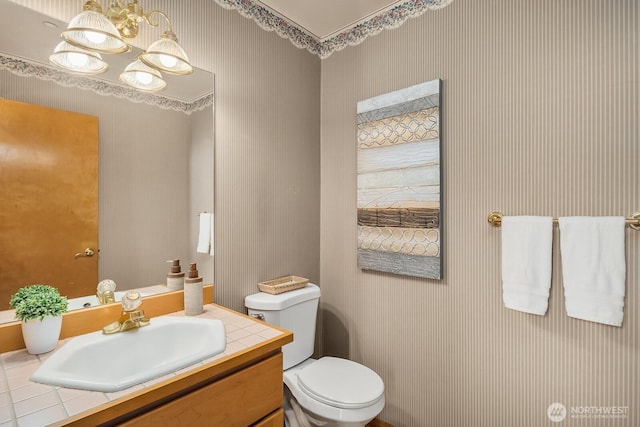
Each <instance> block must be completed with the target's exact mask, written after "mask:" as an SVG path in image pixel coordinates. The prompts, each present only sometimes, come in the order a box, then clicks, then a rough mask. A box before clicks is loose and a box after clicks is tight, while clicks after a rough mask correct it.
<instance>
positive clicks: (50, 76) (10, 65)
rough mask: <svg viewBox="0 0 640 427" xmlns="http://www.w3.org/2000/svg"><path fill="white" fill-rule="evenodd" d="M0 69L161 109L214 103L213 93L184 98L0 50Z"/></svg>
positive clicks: (193, 108) (189, 110)
mask: <svg viewBox="0 0 640 427" xmlns="http://www.w3.org/2000/svg"><path fill="white" fill-rule="evenodd" d="M0 70H7V71H9V72H11V73H13V74H16V75H19V76H22V77H36V78H38V79H40V80H48V81H52V82H54V83H57V84H58V85H60V86H65V87H77V88H80V89H83V90H90V91H92V92H95V93H97V94H99V95H104V96H115V97H116V98H123V99H126V100H128V101H131V102H135V103H144V104H148V105H153V106H156V107H159V108H162V109H164V110H174V111H178V112H182V113H185V114H191V113H193V112H196V111H200V110H203V109H205V108H206V107H208V106H210V105H213V93H211V94H209V95H206V96H204V97H202V98H200V99H198V100H196V101H194V102H184V101H179V100H175V99H171V98H167V97H164V96H162V95H158V94H152V93H144V92H140V91H137V90H134V89H130V88H127V87H124V86H120V85H117V84H113V83H108V82H104V81H100V80H94V79H91V78H88V77H84V76H76V75H73V74H70V73H67V72H64V71H61V70H58V69H56V68H53V67H48V66H46V65H43V64H40V63H37V62H32V61H28V60H25V59H18V58H13V57H11V56H7V55H6V54H4V53H0Z"/></svg>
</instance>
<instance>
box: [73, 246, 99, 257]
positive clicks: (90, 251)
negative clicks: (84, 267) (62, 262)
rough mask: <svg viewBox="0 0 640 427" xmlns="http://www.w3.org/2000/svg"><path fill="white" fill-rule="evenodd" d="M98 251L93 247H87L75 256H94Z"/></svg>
mask: <svg viewBox="0 0 640 427" xmlns="http://www.w3.org/2000/svg"><path fill="white" fill-rule="evenodd" d="M95 253H96V251H95V250H93V249H91V248H87V249H85V250H84V252H78V253H77V254H76V256H75V258H79V257H87V258H88V257H92V256H94V255H95Z"/></svg>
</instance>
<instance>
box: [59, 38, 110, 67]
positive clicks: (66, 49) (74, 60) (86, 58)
mask: <svg viewBox="0 0 640 427" xmlns="http://www.w3.org/2000/svg"><path fill="white" fill-rule="evenodd" d="M49 61H51V63H52V64H54V65H57V66H58V67H62V68H64V69H66V70H69V71H73V72H74V73H81V74H99V73H104V72H105V71H107V69H108V68H109V65H108V64H107V63H106V62H104V61H103V60H102V57H101V56H100V54H99V53H97V52H90V51H88V50H84V49H80V48H79V47H75V46H72V45H70V44H69V43H67V42H65V41H62V42H60V43H58V45H57V46H56V48H55V49H54V50H53V54H52V55H51V56H50V57H49Z"/></svg>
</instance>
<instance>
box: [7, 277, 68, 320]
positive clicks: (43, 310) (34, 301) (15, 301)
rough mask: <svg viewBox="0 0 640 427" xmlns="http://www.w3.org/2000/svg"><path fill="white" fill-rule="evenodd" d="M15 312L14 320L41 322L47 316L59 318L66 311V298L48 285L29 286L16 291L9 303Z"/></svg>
mask: <svg viewBox="0 0 640 427" xmlns="http://www.w3.org/2000/svg"><path fill="white" fill-rule="evenodd" d="M9 305H10V306H11V308H14V309H15V310H16V319H19V320H22V321H23V322H24V321H27V320H31V319H39V320H42V319H44V318H45V317H47V316H60V315H61V314H62V313H65V312H66V311H67V306H68V303H67V298H66V297H63V296H61V295H60V292H58V290H57V289H56V288H54V287H52V286H49V285H29V286H25V287H24V288H20V289H18V292H16V293H15V294H13V295H12V296H11V300H10V301H9Z"/></svg>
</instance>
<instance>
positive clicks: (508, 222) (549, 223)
mask: <svg viewBox="0 0 640 427" xmlns="http://www.w3.org/2000/svg"><path fill="white" fill-rule="evenodd" d="M552 246H553V218H551V217H539V216H507V217H503V218H502V298H503V301H504V306H505V307H507V308H510V309H512V310H519V311H523V312H525V313H531V314H537V315H539V316H543V315H544V314H545V313H546V312H547V307H548V305H549V288H550V287H551V252H552Z"/></svg>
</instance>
